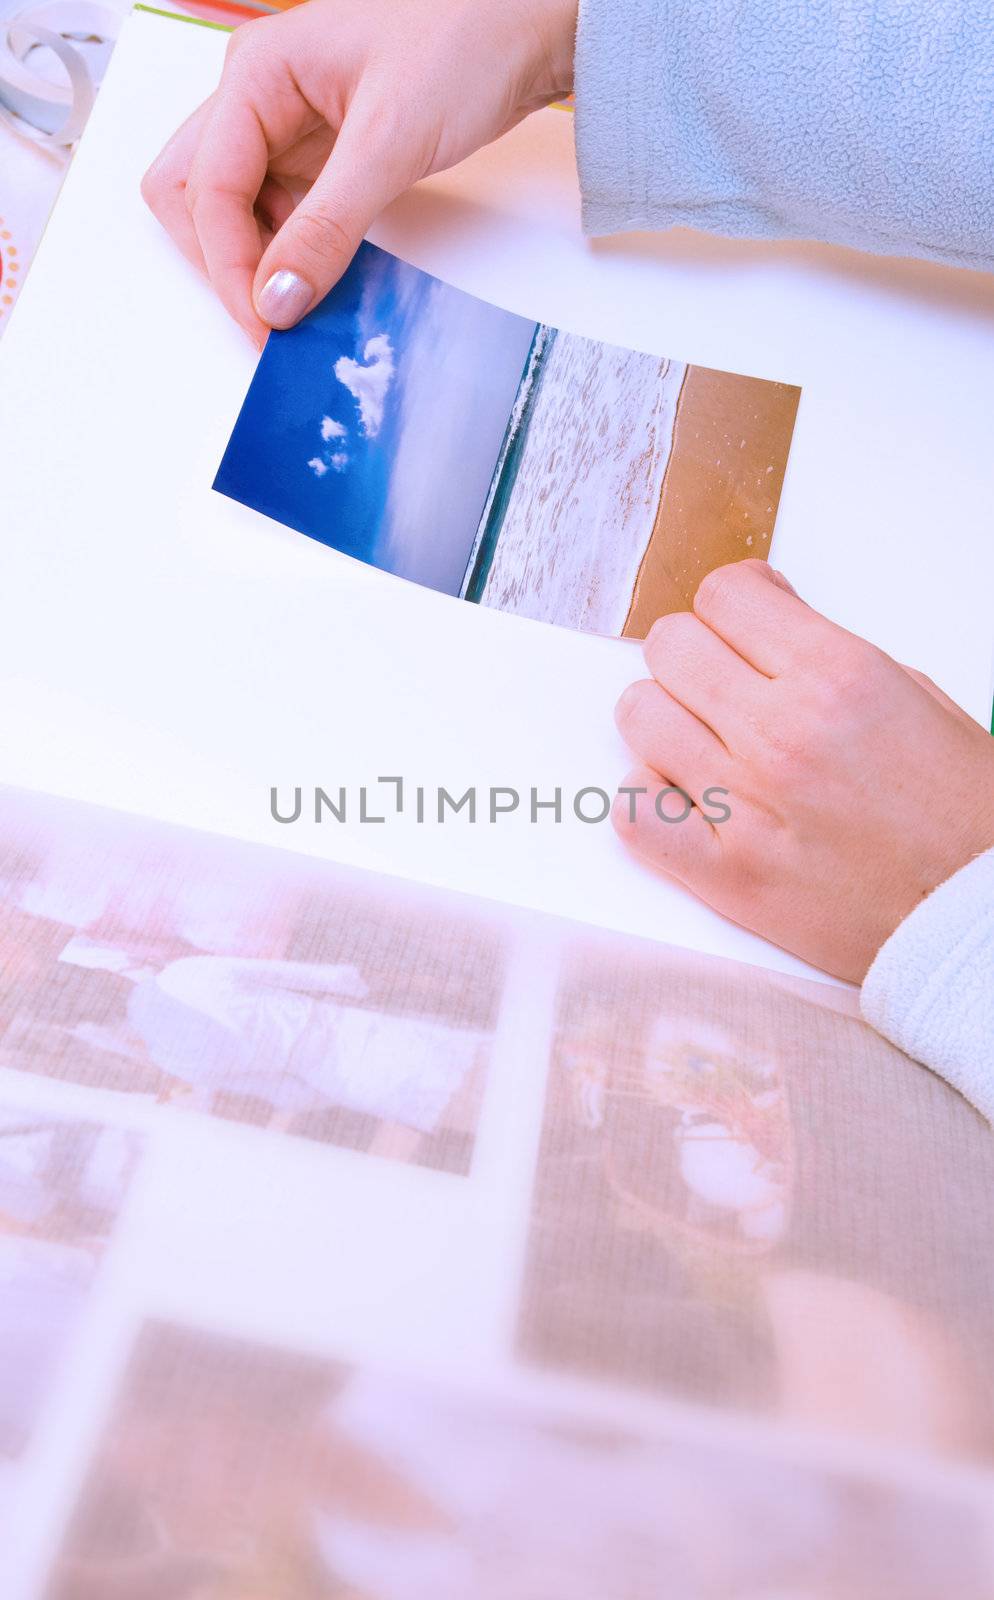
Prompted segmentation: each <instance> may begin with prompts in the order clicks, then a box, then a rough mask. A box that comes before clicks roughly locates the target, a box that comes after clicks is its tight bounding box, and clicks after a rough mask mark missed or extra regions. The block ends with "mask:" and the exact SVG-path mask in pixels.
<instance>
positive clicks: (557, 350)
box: [463, 327, 686, 634]
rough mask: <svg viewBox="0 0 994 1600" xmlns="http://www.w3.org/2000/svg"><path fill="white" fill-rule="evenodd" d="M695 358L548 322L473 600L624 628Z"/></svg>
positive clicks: (477, 557) (515, 424) (478, 549)
mask: <svg viewBox="0 0 994 1600" xmlns="http://www.w3.org/2000/svg"><path fill="white" fill-rule="evenodd" d="M685 374H686V367H685V366H684V365H683V364H681V363H679V362H674V361H667V360H665V359H663V358H661V357H659V356H650V355H644V354H640V353H639V352H637V351H632V350H623V349H620V348H618V347H617V346H614V345H605V344H601V343H600V342H599V341H597V340H593V339H582V338H579V337H578V336H577V335H575V334H568V333H557V332H556V330H555V329H551V328H546V327H540V328H539V329H538V331H537V333H536V335H535V340H534V342H533V345H532V350H531V354H530V356H529V360H528V363H527V364H526V367H525V372H524V375H523V377H522V381H521V385H520V387H519V391H518V397H517V400H516V402H515V406H514V409H513V411H512V415H511V420H510V422H509V425H508V432H507V435H506V437H505V441H504V446H503V449H502V451H501V455H500V458H499V460H498V463H497V470H496V472H495V474H494V480H493V483H492V484H491V489H490V494H489V497H488V501H487V506H486V508H485V511H484V515H483V518H482V520H481V524H480V530H479V532H478V535H477V541H476V545H475V547H474V554H473V558H472V559H471V561H470V565H469V568H468V570H467V578H466V582H465V584H464V588H463V593H464V594H465V596H466V598H467V599H469V600H476V601H478V602H479V603H480V604H481V605H487V606H494V607H497V608H499V609H500V610H504V611H514V612H517V613H518V614H519V615H522V616H528V617H536V618H539V619H541V620H543V621H548V622H559V623H563V624H565V625H566V626H568V627H574V628H583V629H587V630H590V631H593V632H596V633H606V634H620V633H621V631H622V628H623V626H624V622H625V618H626V616H627V615H628V611H629V607H630V606H631V602H632V595H633V591H634V587H635V580H636V577H637V575H638V571H639V567H640V565H641V563H642V559H643V557H644V555H645V552H646V548H647V546H648V544H649V540H650V538H651V536H652V530H653V526H654V523H655V518H656V513H657V510H658V507H659V500H660V494H661V492H662V486H663V478H664V476H665V473H666V467H667V463H668V461H669V457H670V451H671V449H672V444H673V428H674V422H675V419H676V407H677V400H678V399H679V395H680V389H681V386H682V384H683V380H684V376H685Z"/></svg>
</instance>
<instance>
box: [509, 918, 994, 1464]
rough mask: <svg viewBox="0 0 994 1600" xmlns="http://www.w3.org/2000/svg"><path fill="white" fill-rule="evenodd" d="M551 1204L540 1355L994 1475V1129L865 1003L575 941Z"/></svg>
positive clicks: (752, 974)
mask: <svg viewBox="0 0 994 1600" xmlns="http://www.w3.org/2000/svg"><path fill="white" fill-rule="evenodd" d="M951 1161H955V1166H956V1174H957V1176H956V1182H955V1183H950V1182H949V1181H948V1179H946V1178H945V1177H944V1170H945V1166H946V1164H947V1163H948V1162H951ZM532 1207H533V1209H532V1223H531V1238H530V1243H529V1249H528V1260H527V1266H526V1270H525V1278H524V1285H523V1293H522V1300H521V1313H520V1327H519V1350H520V1353H521V1355H522V1357H523V1358H524V1359H525V1360H526V1361H528V1362H535V1363H537V1364H538V1365H540V1366H541V1367H543V1368H552V1369H557V1370H560V1371H566V1372H570V1373H572V1374H575V1375H577V1376H582V1377H584V1378H587V1379H594V1380H598V1381H601V1382H610V1383H614V1384H621V1385H625V1386H631V1387H632V1388H637V1389H640V1390H642V1391H644V1392H655V1393H656V1394H658V1395H664V1396H667V1397H668V1398H670V1399H674V1400H681V1401H684V1402H691V1403H696V1404H701V1405H707V1406H713V1407H716V1408H720V1409H722V1410H726V1411H736V1412H739V1413H741V1414H751V1415H754V1416H765V1417H767V1418H769V1419H771V1420H773V1419H775V1420H778V1421H780V1422H784V1421H789V1422H791V1423H793V1424H795V1425H796V1424H800V1425H804V1426H807V1427H814V1428H816V1429H819V1430H827V1431H828V1432H830V1433H832V1434H834V1435H837V1436H841V1435H848V1436H849V1437H850V1438H851V1439H853V1440H854V1441H859V1442H863V1441H867V1440H870V1439H873V1440H876V1441H877V1442H878V1443H881V1444H886V1445H887V1446H889V1447H892V1448H901V1449H906V1450H910V1451H915V1452H922V1453H924V1454H927V1455H935V1456H959V1457H961V1458H964V1459H972V1460H982V1461H984V1462H985V1463H987V1464H990V1463H991V1462H994V1380H992V1377H991V1364H990V1360H989V1352H990V1350H991V1349H992V1348H994V1294H992V1289H991V1276H990V1273H989V1271H988V1270H987V1263H988V1260H989V1254H990V1238H991V1234H992V1232H994V1152H992V1148H991V1142H990V1137H989V1131H988V1129H987V1126H986V1124H985V1123H984V1122H983V1120H982V1119H981V1118H980V1117H979V1116H978V1115H977V1113H976V1112H975V1111H974V1110H973V1109H972V1107H970V1106H969V1105H967V1103H966V1102H965V1101H963V1100H961V1099H960V1098H959V1097H958V1096H955V1095H950V1094H949V1093H948V1092H947V1091H946V1089H945V1087H944V1085H942V1084H941V1083H939V1081H938V1080H937V1079H936V1078H935V1077H934V1075H933V1074H931V1073H929V1072H927V1071H926V1070H925V1069H924V1068H921V1067H918V1068H914V1067H912V1065H911V1063H910V1062H909V1061H908V1060H907V1059H906V1058H905V1057H904V1056H902V1055H901V1054H900V1052H899V1051H897V1050H895V1049H894V1047H893V1046H892V1045H890V1044H889V1043H888V1042H887V1041H886V1040H884V1039H882V1038H881V1037H880V1035H879V1034H877V1033H875V1032H874V1031H873V1029H871V1028H869V1027H868V1026H867V1025H866V1024H865V1023H864V1022H863V1021H862V1020H861V1019H860V1017H859V1015H858V1013H857V1012H856V1011H855V1010H854V1009H853V1007H852V1004H851V997H850V996H849V995H848V994H847V993H846V992H845V991H842V990H836V989H832V988H829V987H828V986H827V985H824V984H820V983H812V982H810V981H808V980H805V979H794V978H786V977H781V976H778V975H774V974H772V973H768V972H763V971H761V970H759V969H757V968H750V967H747V966H743V965H740V964H739V963H735V962H729V961H724V960H720V959H717V958H714V957H709V956H702V955H696V954H693V953H691V952H689V951H683V950H676V949H667V948H666V947H665V946H660V945H652V944H648V943H646V942H644V941H641V940H637V939H632V938H627V937H625V936H621V935H611V936H608V935H601V936H587V937H577V938H576V939H575V941H574V943H573V945H572V949H571V951H570V954H569V956H568V957H567V960H566V962H565V964H564V967H563V974H562V982H561V986H560V994H559V1004H558V1015H557V1020H556V1025H555V1034H554V1040H553V1045H552V1070H551V1075H550V1077H549V1080H548V1085H547V1097H546V1110H545V1120H544V1127H543V1131H542V1139H541V1145H540V1150H539V1158H538V1169H537V1174H536V1181H535V1187H534V1192H533V1198H532Z"/></svg>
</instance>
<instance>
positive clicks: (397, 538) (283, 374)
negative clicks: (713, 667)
mask: <svg viewBox="0 0 994 1600" xmlns="http://www.w3.org/2000/svg"><path fill="white" fill-rule="evenodd" d="M799 399H800V390H799V389H797V388H796V387H794V386H792V385H790V384H786V383H780V382H771V381H768V380H766V379H762V378H754V377H745V376H741V375H738V374H734V373H725V372H719V371H715V370H712V369H709V368H706V367H699V366H693V365H688V364H687V363H686V362H683V361H675V360H670V359H667V358H665V357H660V356H656V355H650V354H646V353H644V352H639V351H633V350H627V349H623V348H621V347H618V346H614V345H610V344H604V343H602V342H601V341H599V340H596V339H587V338H583V337H580V336H579V335H576V334H573V333H568V332H564V331H562V330H560V329H557V328H555V327H551V326H549V325H547V324H546V323H542V322H533V321H529V320H528V319H526V318H523V317H520V316H517V315H515V314H513V313H511V312H508V311H505V310H502V309H501V308H499V307H497V306H494V305H490V304H488V303H487V302H485V301H482V300H479V299H476V298H475V297H474V296H472V295H468V294H465V293H463V292H462V291H461V290H459V289H455V288H453V287H452V286H450V285H448V284H445V283H442V282H441V281H440V280H439V279H437V278H433V277H431V276H430V275H429V274H427V273H424V272H421V271H419V270H418V269H417V268H415V267H412V266H410V265H409V264H408V263H406V262H403V261H400V260H399V259H398V258H397V257H395V256H392V255H390V254H388V253H387V252H386V251H383V250H380V249H378V248H377V247H376V246H374V245H371V244H368V243H366V244H363V245H362V246H361V248H360V250H359V252H358V254H357V256H356V258H355V260H354V262H353V263H352V265H351V267H350V268H349V269H348V271H347V272H346V274H345V276H344V277H343V278H342V279H341V281H340V282H339V283H338V284H337V285H336V287H335V288H334V289H333V290H332V291H331V293H330V294H329V295H328V296H327V297H326V298H325V299H324V300H323V301H322V302H321V304H320V305H318V306H317V307H316V308H315V309H314V310H313V311H312V312H311V313H310V314H309V315H308V316H307V317H305V318H304V320H303V322H301V323H299V324H298V325H297V327H295V328H292V329H290V330H289V331H287V332H284V333H275V334H272V335H271V336H270V338H269V340H268V342H267V345H266V348H265V351H264V352H263V355H262V357H261V359H260V362H259V366H258V368H257V370H256V374H255V377H254V378H253V381H252V384H251V387H250V389H249V392H248V395H247V397H246V400H245V403H244V405H243V407H242V410H241V413H240V415H239V417H238V420H237V422H236V424H235V428H234V431H233V433H232V435H231V439H230V441H229V444H228V447H227V450H226V451H225V454H224V458H223V460H222V462H221V465H220V468H219V470H218V473H217V477H216V479H215V482H214V487H215V489H217V490H218V491H219V492H221V493H222V494H225V495H227V496H229V497H230V498H231V499H234V500H237V501H239V502H241V503H242V504H244V505H247V506H250V507H251V508H253V509H254V510H256V511H260V512H263V513H264V514H265V515H266V516H269V517H272V518H273V519H275V520H276V521H278V522H281V523H284V524H285V525H286V526H288V527H291V528H294V529H296V530H298V531H299V532H301V533H305V534H308V535H309V536H310V537H311V538H315V539H318V540H320V541H321V542H322V543H323V544H326V545H329V546H331V547H332V548H333V549H335V550H338V551H340V552H342V553H343V554H345V555H348V556H352V557H355V558H357V559H359V560H361V561H364V562H367V563H368V564H370V565H372V566H374V567H377V568H380V569H381V570H382V571H384V572H388V573H392V574H394V575H395V576H397V577H401V578H407V579H410V580H412V581H414V582H417V583H420V584H422V585H424V586H426V587H428V588H430V589H434V590H437V591H439V592H441V593H443V594H448V595H452V596H454V597H457V598H461V599H463V600H467V601H470V602H472V603H474V604H477V605H482V606H488V607H491V608H494V609H496V610H500V611H508V612H513V613H515V614H516V615H518V616H523V617H529V618H532V619H534V620H538V621H544V622H552V623H558V624H560V625H561V626H564V627H569V628H576V629H580V630H583V631H587V632H592V633H598V634H606V635H609V636H613V637H628V638H644V637H645V635H646V633H647V632H648V630H649V628H650V627H651V625H652V623H653V622H654V621H655V620H656V618H657V617H659V616H662V615H664V614H666V613H667V612H671V611H678V610H685V609H687V608H688V607H689V606H690V605H691V603H692V600H693V596H694V594H695V592H696V589H697V586H698V584H699V583H700V581H701V579H702V578H703V577H704V576H705V574H706V573H707V572H709V571H711V570H713V568H715V567H718V566H722V565H724V564H725V563H726V562H729V561H735V560H741V559H745V558H747V557H750V556H759V557H765V556H767V555H768V554H769V550H770V543H771V540H772V537H773V530H774V524H775V522H776V517H777V511H778V508H779V503H780V496H781V491H782V489H783V483H784V476H785V473H786V470H787V460H788V456H789V452H790V445H791V439H792V435H793V429H794V423H795V419H796V415H797V408H798V403H799Z"/></svg>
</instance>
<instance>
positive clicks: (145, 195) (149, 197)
mask: <svg viewBox="0 0 994 1600" xmlns="http://www.w3.org/2000/svg"><path fill="white" fill-rule="evenodd" d="M161 192H162V179H161V177H160V175H159V173H158V172H157V171H156V169H155V167H154V166H151V167H149V169H148V171H147V172H146V173H145V176H144V177H143V178H142V181H141V197H142V199H143V200H144V202H145V204H146V205H147V206H148V208H149V210H150V211H154V210H155V209H156V206H157V205H159V204H160V195H161Z"/></svg>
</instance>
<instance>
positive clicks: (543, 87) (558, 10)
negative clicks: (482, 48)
mask: <svg viewBox="0 0 994 1600" xmlns="http://www.w3.org/2000/svg"><path fill="white" fill-rule="evenodd" d="M519 26H520V28H521V30H522V32H523V33H525V34H526V36H530V38H531V40H532V42H533V44H534V50H533V52H532V62H531V66H532V92H533V94H534V96H535V98H536V99H538V100H541V101H543V102H545V103H548V102H549V101H550V100H558V99H563V98H564V97H565V96H566V95H568V94H572V92H573V57H574V54H575V51H576V26H577V0H524V4H523V5H522V6H521V8H520V12H519Z"/></svg>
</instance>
